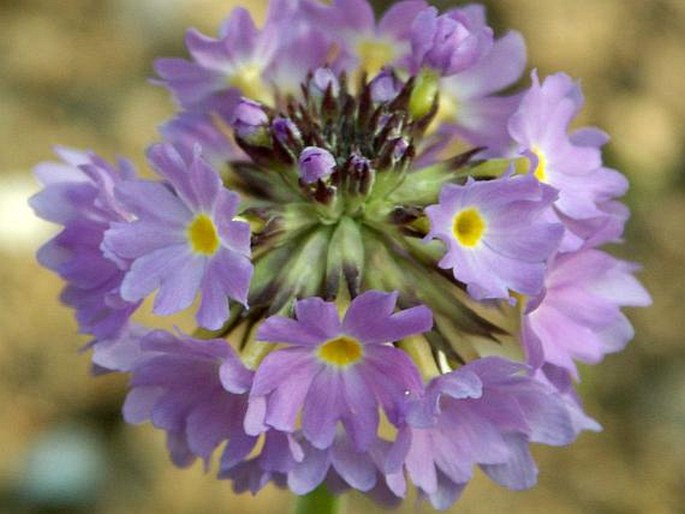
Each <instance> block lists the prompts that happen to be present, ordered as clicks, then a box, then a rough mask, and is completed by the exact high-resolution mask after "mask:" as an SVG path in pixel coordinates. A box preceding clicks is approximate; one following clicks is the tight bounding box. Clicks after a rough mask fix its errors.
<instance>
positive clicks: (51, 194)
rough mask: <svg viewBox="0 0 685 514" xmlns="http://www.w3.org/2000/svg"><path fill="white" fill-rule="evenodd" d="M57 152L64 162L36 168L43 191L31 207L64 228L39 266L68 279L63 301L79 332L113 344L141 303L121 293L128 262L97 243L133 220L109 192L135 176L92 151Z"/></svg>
mask: <svg viewBox="0 0 685 514" xmlns="http://www.w3.org/2000/svg"><path fill="white" fill-rule="evenodd" d="M56 152H57V154H58V155H59V156H60V157H61V158H62V160H63V161H64V163H52V162H49V163H42V164H39V165H38V166H37V167H36V169H35V173H36V176H37V177H38V180H39V181H40V182H41V183H43V185H44V186H45V189H43V190H42V191H41V192H39V193H37V194H36V195H35V196H33V197H32V198H31V199H30V200H29V203H30V204H31V207H33V209H34V210H35V212H36V214H37V215H38V216H40V217H41V218H44V219H46V220H49V221H53V222H55V223H59V224H60V225H63V226H64V229H63V230H62V231H61V232H60V233H59V234H58V235H57V236H55V237H54V238H53V239H51V240H50V241H48V242H47V243H46V244H45V245H44V246H43V247H41V249H40V250H39V251H38V255H37V258H38V262H40V263H41V264H42V265H43V266H45V267H46V268H48V269H50V270H52V271H54V272H55V273H57V274H59V275H60V277H62V278H63V279H64V280H66V282H67V285H66V287H65V288H64V290H63V292H62V301H63V302H64V303H66V304H67V305H69V306H70V307H73V308H74V309H75V310H76V318H77V319H78V322H79V327H80V329H81V331H82V332H84V333H88V334H92V335H93V336H95V340H96V341H98V340H105V339H116V338H117V336H118V335H119V333H120V332H121V331H122V330H123V329H124V327H125V326H126V324H127V322H128V319H129V318H130V316H131V314H132V313H133V311H135V309H136V308H137V307H138V304H139V302H138V301H137V300H133V301H127V300H124V299H123V298H122V297H121V296H120V294H119V287H120V285H121V282H122V280H123V278H124V274H125V271H126V269H127V266H128V262H127V261H126V260H119V259H114V260H111V259H110V258H108V257H106V256H105V255H103V253H102V251H101V250H100V244H101V243H102V239H103V234H104V232H105V231H106V230H107V229H108V228H109V227H110V223H113V222H126V221H128V220H129V219H130V218H131V214H130V213H129V212H128V211H127V209H126V208H125V207H124V206H123V205H122V204H121V203H120V202H118V201H117V200H116V199H115V198H114V195H113V189H114V188H115V186H116V185H117V184H120V183H122V182H123V181H125V180H127V179H130V178H131V177H132V176H133V174H134V173H135V171H134V169H133V167H132V166H131V164H130V163H128V162H127V161H125V160H120V161H119V163H118V167H114V166H112V165H110V164H109V163H107V162H106V161H104V160H103V159H101V158H100V157H98V156H97V155H95V154H93V153H91V152H78V151H75V150H68V149H66V148H58V149H57V150H56Z"/></svg>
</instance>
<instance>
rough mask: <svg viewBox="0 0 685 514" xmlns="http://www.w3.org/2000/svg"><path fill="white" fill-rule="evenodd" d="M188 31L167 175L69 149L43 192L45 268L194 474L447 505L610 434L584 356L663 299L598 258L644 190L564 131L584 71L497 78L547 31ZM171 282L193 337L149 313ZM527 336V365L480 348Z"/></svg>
mask: <svg viewBox="0 0 685 514" xmlns="http://www.w3.org/2000/svg"><path fill="white" fill-rule="evenodd" d="M186 44H187V47H188V51H189V53H190V59H176V58H174V59H160V60H159V61H157V63H156V66H155V69H156V71H157V74H158V75H159V79H158V81H157V82H158V83H159V84H161V85H163V86H164V87H166V88H167V89H168V90H169V91H170V92H171V93H172V94H173V95H174V97H175V98H176V100H177V101H178V104H179V105H180V107H181V112H179V113H178V115H177V116H176V117H175V118H174V119H172V120H170V121H167V122H166V123H164V124H163V125H162V126H161V128H160V132H161V134H162V136H163V142H161V143H157V144H154V145H152V146H151V147H150V149H149V151H148V161H149V164H150V166H151V167H152V168H153V170H154V171H155V172H156V173H157V175H158V177H157V178H156V179H154V180H146V179H142V178H139V177H137V176H136V173H135V171H134V170H133V168H132V167H131V166H130V164H128V163H127V162H126V161H123V160H121V161H119V163H118V164H117V166H113V165H111V164H109V163H107V162H106V161H104V160H103V159H101V158H100V157H97V156H96V155H94V154H92V153H87V152H86V153H81V152H76V151H72V150H66V149H63V148H59V149H58V150H57V153H58V155H59V156H60V157H61V159H62V161H63V162H62V163H44V164H41V165H39V166H38V167H37V168H36V175H37V176H38V179H39V180H40V182H41V183H42V184H43V186H44V189H43V190H42V191H41V192H40V193H38V194H37V195H36V196H34V197H33V198H32V199H31V205H32V207H33V208H34V210H35V211H36V213H37V215H39V216H40V217H42V218H45V219H47V220H49V221H52V222H55V223H58V224H60V225H62V226H63V230H62V231H61V232H60V233H59V234H58V235H56V236H55V237H54V238H53V239H51V240H50V241H49V242H48V243H47V244H45V246H43V247H42V248H41V249H40V250H39V252H38V260H39V261H40V262H41V264H43V265H44V266H46V267H47V268H49V269H51V270H52V271H54V272H55V273H57V274H58V275H59V276H60V277H62V278H63V279H64V280H65V282H66V287H65V289H64V292H63V294H62V300H63V301H64V303H66V304H67V305H69V306H70V307H73V308H74V310H75V311H76V317H77V319H78V322H79V326H80V328H81V330H82V331H83V332H84V333H87V334H90V335H92V337H93V341H92V343H91V346H92V349H93V354H92V358H93V363H94V365H95V366H96V369H100V368H101V369H104V370H115V371H123V372H128V373H130V376H131V382H130V387H131V389H130V392H129V394H128V397H127V399H126V403H125V405H124V418H125V419H126V420H127V421H128V422H131V423H142V422H144V421H150V422H151V423H152V424H153V425H154V426H155V427H157V428H160V429H162V430H164V431H165V432H166V434H167V445H168V449H169V452H170V454H171V457H172V460H173V462H174V463H175V464H177V465H178V466H187V465H190V464H191V463H192V462H193V461H194V460H195V459H196V458H200V459H202V460H203V461H204V462H205V465H206V466H207V467H209V466H210V465H211V458H212V455H213V454H215V453H216V452H217V450H218V449H219V448H220V447H221V450H220V453H221V454H220V456H219V464H218V466H219V471H218V476H219V478H221V479H226V480H230V481H232V483H233V487H234V489H235V490H236V491H238V492H242V491H251V492H253V493H256V492H257V491H259V490H260V489H261V488H262V487H264V486H265V485H266V484H267V483H270V482H271V483H275V484H277V485H279V486H281V487H288V488H289V489H290V490H292V491H293V492H294V493H296V494H298V495H302V494H307V493H309V492H311V491H313V490H314V489H316V488H317V487H319V486H320V485H321V484H325V485H326V487H327V489H328V490H329V491H331V492H334V493H336V494H337V493H342V492H344V491H346V490H348V489H356V490H358V491H362V492H365V493H367V494H369V495H370V496H372V497H373V498H376V499H378V500H379V501H382V502H384V503H388V504H394V503H397V502H398V501H400V500H401V499H402V498H404V497H405V495H406V493H407V488H408V484H413V485H414V486H415V487H416V488H417V489H418V491H419V493H420V495H421V496H422V497H425V498H427V499H428V500H429V501H430V502H431V504H432V505H433V506H434V507H435V508H438V509H444V508H447V507H449V506H450V505H451V504H452V503H453V502H454V501H455V500H456V499H457V498H458V497H459V495H460V494H461V492H462V491H463V489H464V487H465V486H466V484H467V483H468V482H469V480H470V479H471V477H472V476H473V473H474V469H475V467H476V466H478V467H480V468H481V469H482V470H483V471H484V472H485V473H486V474H487V475H488V476H489V477H490V478H491V479H492V480H493V481H495V482H497V483H498V484H501V485H503V486H505V487H508V488H511V489H516V490H518V489H524V488H528V487H531V486H532V485H534V484H535V481H536V476H537V468H536V465H535V463H534V461H533V458H532V456H531V453H530V449H529V446H530V444H532V443H539V444H545V445H553V446H557V445H566V444H569V443H570V442H572V441H573V440H574V439H575V438H576V436H577V435H578V434H579V433H580V432H581V431H583V430H598V429H599V425H598V424H597V423H596V422H595V421H594V420H592V419H591V418H590V417H589V416H588V415H586V414H585V412H584V411H583V408H582V405H581V402H580V400H579V398H578V396H577V394H576V393H575V391H574V382H575V381H577V380H579V378H580V374H579V372H578V369H577V368H576V363H577V362H583V363H589V364H596V363H598V362H599V361H601V360H602V358H603V357H604V355H606V354H607V353H611V352H616V351H618V350H621V349H622V348H623V347H624V346H625V344H626V343H627V342H628V341H629V340H630V339H631V338H632V336H633V329H632V326H631V324H630V322H629V321H628V318H627V317H626V316H625V314H624V313H623V312H622V311H621V309H622V307H625V306H645V305H648V304H649V302H650V298H649V295H648V293H647V292H646V291H645V290H644V288H643V287H642V286H641V285H640V283H639V282H638V281H637V280H636V279H635V278H634V276H633V274H634V272H635V271H636V269H637V266H636V265H634V264H632V263H628V262H625V261H621V260H619V259H616V258H614V257H612V256H610V255H609V254H607V253H605V252H604V251H603V250H601V249H599V247H600V246H601V245H603V244H605V243H611V242H619V241H620V240H621V236H622V233H623V226H624V224H625V222H626V220H627V217H628V211H627V209H626V207H625V206H624V205H623V204H621V203H620V202H619V201H618V198H619V197H621V196H622V195H623V194H624V193H625V191H626V189H627V182H626V180H625V178H624V177H623V176H622V175H621V174H620V173H619V172H618V171H616V170H613V169H611V168H608V167H607V166H605V164H604V163H603V161H602V152H601V148H602V146H603V145H604V144H606V142H607V140H608V137H607V136H606V135H605V134H604V133H603V132H601V131H600V130H598V129H595V128H582V129H579V130H575V131H572V132H569V126H570V124H571V122H572V121H573V119H574V118H575V117H576V116H577V114H578V113H579V110H580V108H581V107H582V95H581V92H580V88H579V86H578V85H577V84H576V83H574V82H573V81H572V80H571V79H570V78H569V77H568V76H567V75H565V74H562V73H559V74H555V75H552V76H550V77H547V78H546V79H544V80H543V81H542V82H541V81H540V80H539V79H538V76H537V74H536V73H535V72H533V73H532V76H531V77H532V85H531V87H530V88H528V89H527V90H525V91H522V92H518V93H514V94H510V95H506V96H505V95H501V94H499V92H500V91H502V90H504V89H506V88H508V87H509V86H511V85H512V84H513V83H515V82H516V81H517V80H518V79H519V78H520V77H521V75H522V73H523V70H524V67H525V46H524V43H523V38H522V37H521V35H520V34H518V33H516V32H509V33H507V34H505V35H503V36H501V37H495V35H494V32H493V30H492V29H491V28H490V27H489V26H488V24H487V22H486V17H485V10H484V8H483V7H481V6H478V5H469V6H466V7H460V8H455V9H452V10H450V11H447V12H446V13H443V14H440V13H439V12H438V11H437V9H436V8H434V7H430V6H428V4H427V3H425V2H424V1H423V0H405V1H402V2H397V3H395V4H393V6H392V7H391V8H390V9H389V10H388V11H387V12H386V13H385V14H384V15H383V17H382V18H381V19H380V20H379V21H378V22H376V20H375V18H374V15H373V11H372V9H371V7H370V5H369V4H368V2H367V1H366V0H334V1H333V2H332V3H328V4H323V3H320V2H318V1H316V0H296V1H290V0H274V1H272V2H271V4H270V7H269V12H268V13H267V17H266V21H265V24H264V26H263V27H262V28H261V29H258V28H256V27H255V25H254V23H253V22H252V19H251V17H250V15H249V14H248V12H247V11H245V10H244V9H236V10H235V11H234V12H233V13H232V14H231V15H230V16H229V18H228V19H227V20H226V21H225V23H224V24H223V25H222V27H221V29H220V32H219V36H218V37H217V38H212V37H207V36H204V35H202V34H200V33H199V32H197V31H195V30H192V29H191V30H190V31H189V32H188V34H187V37H186ZM455 148H461V149H463V148H470V150H469V151H467V152H464V153H460V154H457V155H454V154H452V156H451V157H450V158H449V159H444V155H450V153H449V152H450V151H453V150H454V149H455ZM454 152H456V150H454ZM441 270H444V271H441ZM153 295H154V300H153V303H152V310H153V312H154V314H158V315H164V316H170V315H175V314H176V313H180V312H182V311H186V310H188V309H191V308H192V309H194V310H195V319H196V322H197V325H198V326H199V328H198V330H197V332H195V333H194V335H193V336H188V335H186V334H185V333H183V332H181V331H177V333H175V334H172V333H168V332H165V331H161V330H156V329H155V328H154V327H142V326H140V325H137V324H136V323H135V321H133V317H134V312H135V311H136V309H137V308H138V306H139V305H140V304H141V302H143V301H145V300H146V299H147V298H148V297H150V296H153ZM492 306H495V307H496V308H497V310H498V312H499V313H500V314H501V315H502V317H503V319H504V318H506V320H507V322H506V323H503V324H502V326H497V325H496V324H495V322H494V321H491V320H489V319H485V318H484V317H483V316H482V315H481V314H480V313H479V312H483V309H487V308H488V307H492ZM513 326H516V327H520V330H519V329H517V330H518V333H513V334H511V333H509V334H508V336H512V339H514V340H516V341H517V342H518V343H519V344H520V346H521V350H522V351H521V355H522V356H523V357H522V358H521V359H520V360H521V361H520V362H516V361H512V360H511V359H510V358H505V354H504V350H503V351H502V354H501V355H498V356H496V355H492V353H493V352H494V353H497V351H496V350H488V351H487V353H486V352H484V351H482V348H480V347H478V346H476V345H472V344H471V343H470V341H471V336H478V337H479V338H481V339H482V338H486V339H487V338H489V339H490V340H491V341H493V342H497V341H499V339H498V338H500V337H503V336H502V334H505V333H507V332H508V331H509V332H510V331H511V327H513ZM493 347H498V346H497V345H493Z"/></svg>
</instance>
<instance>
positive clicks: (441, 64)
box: [411, 8, 493, 76]
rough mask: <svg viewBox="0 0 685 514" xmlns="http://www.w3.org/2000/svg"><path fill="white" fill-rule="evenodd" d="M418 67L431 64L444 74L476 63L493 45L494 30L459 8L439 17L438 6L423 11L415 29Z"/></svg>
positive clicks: (414, 36) (414, 41)
mask: <svg viewBox="0 0 685 514" xmlns="http://www.w3.org/2000/svg"><path fill="white" fill-rule="evenodd" d="M411 44H412V53H413V59H414V62H415V65H416V67H417V68H421V67H424V66H425V67H429V68H431V69H433V70H435V71H437V72H438V73H440V75H442V76H449V75H454V74H455V73H459V72H460V71H463V70H465V69H466V68H468V67H470V66H472V65H473V64H474V63H475V62H476V61H478V59H480V57H481V56H482V55H483V54H484V53H485V52H487V51H488V50H489V49H490V48H491V47H492V44H493V35H492V29H491V28H490V27H488V26H486V25H485V24H483V23H478V22H477V21H476V20H474V19H471V18H469V16H468V15H467V13H466V12H464V11H460V10H456V11H453V12H451V13H449V14H443V15H442V16H438V14H437V10H436V9H435V8H429V9H425V10H424V11H422V12H421V13H420V14H419V15H418V16H417V17H416V19H415V20H414V23H413V25H412V31H411Z"/></svg>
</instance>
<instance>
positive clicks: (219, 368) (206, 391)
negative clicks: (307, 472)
mask: <svg viewBox="0 0 685 514" xmlns="http://www.w3.org/2000/svg"><path fill="white" fill-rule="evenodd" d="M140 349H141V351H142V356H141V358H140V359H139V360H138V362H137V364H136V366H134V368H133V373H132V377H131V390H130V392H129V393H128V396H127V397H126V403H125V405H124V418H125V419H126V421H128V422H129V423H136V424H137V423H143V422H145V421H148V420H149V421H151V422H152V424H153V425H155V426H156V427H157V428H161V429H163V430H165V431H166V433H167V446H168V448H169V452H170V454H171V458H172V460H173V461H174V463H175V464H176V465H177V466H189V465H190V464H191V463H192V462H193V461H194V460H195V459H196V458H197V457H200V458H202V459H204V461H205V464H206V465H207V464H208V463H209V459H210V457H211V455H212V453H213V452H214V450H215V449H216V448H217V447H218V446H219V445H220V444H222V443H223V442H225V441H226V440H228V444H227V445H226V448H225V449H224V452H223V455H222V461H224V462H235V463H237V462H240V461H242V459H244V458H245V457H246V456H247V455H248V454H249V453H250V451H251V450H252V448H253V446H254V444H255V443H256V438H255V437H251V436H248V435H246V434H245V433H244V431H243V424H242V418H243V416H244V415H245V411H246V409H247V394H245V393H246V392H247V391H248V390H249V388H250V385H251V381H252V372H251V371H249V370H247V369H246V368H244V367H243V365H242V363H241V362H240V359H239V358H238V356H237V355H236V354H235V352H234V351H233V349H232V348H231V347H230V346H229V345H228V343H227V342H226V341H223V340H220V339H214V340H209V341H203V340H198V339H192V338H190V337H187V336H182V335H181V336H178V337H177V336H174V335H172V334H170V333H168V332H164V331H162V330H157V331H154V332H151V333H150V334H148V335H147V336H145V337H144V338H143V339H142V341H141V343H140Z"/></svg>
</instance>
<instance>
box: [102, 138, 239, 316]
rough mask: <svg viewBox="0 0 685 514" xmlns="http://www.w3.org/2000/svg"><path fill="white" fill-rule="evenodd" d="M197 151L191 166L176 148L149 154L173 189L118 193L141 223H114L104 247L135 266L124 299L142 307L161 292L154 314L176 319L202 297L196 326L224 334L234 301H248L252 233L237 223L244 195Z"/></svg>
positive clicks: (157, 186) (143, 186)
mask: <svg viewBox="0 0 685 514" xmlns="http://www.w3.org/2000/svg"><path fill="white" fill-rule="evenodd" d="M198 152H199V147H198V148H197V149H196V152H195V155H194V156H193V158H192V161H190V162H188V161H185V160H184V159H183V158H182V156H181V155H180V154H179V153H178V151H177V150H176V149H175V148H174V147H173V146H172V145H170V144H160V145H156V146H153V147H152V148H151V149H150V151H149V158H150V161H151V163H152V165H153V166H154V167H155V169H156V170H157V172H158V173H159V174H160V175H162V176H163V177H164V178H165V179H166V180H167V182H166V183H162V182H152V181H143V180H131V181H127V182H125V183H122V184H120V185H119V186H118V187H117V194H118V197H119V198H120V199H121V201H122V203H123V204H125V205H126V206H127V207H128V208H129V209H130V210H131V212H133V213H134V214H135V215H136V220H135V221H133V222H130V223H114V224H112V228H111V229H109V230H108V231H107V233H106V234H105V240H104V242H103V248H104V249H105V250H106V252H107V253H109V254H113V255H116V256H118V257H120V258H122V259H127V260H130V261H131V262H132V264H131V267H130V269H129V270H128V271H127V273H126V276H125V277H124V280H123V283H122V285H121V296H122V298H124V299H125V300H127V301H139V300H142V299H143V298H145V297H146V296H148V295H149V294H150V293H152V292H153V291H154V290H156V289H159V292H158V293H157V296H156V298H155V304H154V311H155V312H156V313H157V314H172V313H174V312H178V311H180V310H183V309H185V308H187V307H189V306H190V305H191V304H192V303H193V300H194V299H195V296H196V295H197V293H198V292H200V295H201V302H200V307H199V310H198V312H197V321H198V322H199V323H200V325H202V326H203V327H206V328H209V329H218V328H220V327H221V326H222V325H223V323H224V322H225V321H226V319H227V318H228V299H227V297H230V298H232V299H234V300H237V301H239V302H241V303H242V304H246V302H247V292H248V288H249V285H250V278H251V276H252V263H251V262H250V228H249V226H248V224H247V223H244V222H241V221H234V220H233V217H234V216H235V214H236V211H237V209H238V202H239V197H238V194H237V193H234V192H232V191H229V190H227V189H225V188H224V187H223V186H222V184H221V179H220V178H219V175H218V174H217V173H216V171H215V170H214V169H213V168H211V167H210V166H209V165H208V164H207V163H206V162H204V161H203V160H202V159H201V158H200V156H199V153H198Z"/></svg>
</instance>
